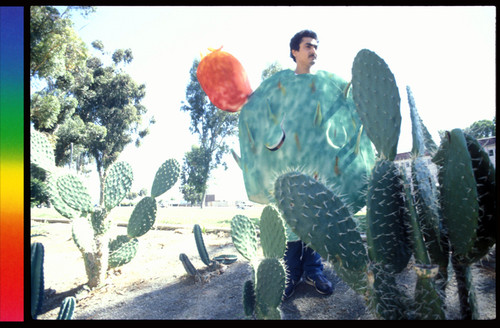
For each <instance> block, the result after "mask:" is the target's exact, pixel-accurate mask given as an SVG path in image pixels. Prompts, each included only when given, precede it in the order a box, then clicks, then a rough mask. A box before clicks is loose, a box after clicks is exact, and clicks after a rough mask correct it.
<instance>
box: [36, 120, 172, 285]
mask: <svg viewBox="0 0 500 328" xmlns="http://www.w3.org/2000/svg"><path fill="white" fill-rule="evenodd" d="M31 134H32V139H31V148H32V158H31V161H32V163H33V164H35V165H38V166H40V167H41V168H43V169H45V170H47V173H48V174H47V175H48V186H49V188H48V189H49V192H50V198H51V202H52V203H53V204H54V207H55V208H56V210H57V211H59V213H60V214H62V215H63V216H65V217H67V218H69V219H72V221H73V225H72V235H73V240H74V242H75V244H76V245H77V247H78V249H79V250H80V251H81V253H82V255H83V260H84V263H85V270H86V271H87V277H88V279H89V280H88V285H89V287H91V288H93V287H97V286H98V285H100V284H101V282H103V281H104V278H105V276H106V272H107V270H108V269H109V268H113V267H117V266H120V265H123V264H126V263H128V262H130V261H131V260H132V259H133V258H134V256H135V255H136V253H137V248H138V242H139V240H138V239H137V238H138V237H140V236H142V235H144V234H145V233H147V232H148V231H149V230H150V229H151V227H152V226H153V225H154V222H155V219H156V209H157V207H156V197H158V196H160V195H162V194H163V193H164V192H166V191H167V190H168V189H170V188H171V187H172V186H173V185H174V184H175V182H176V181H177V179H178V177H179V171H180V168H179V163H178V162H177V161H176V160H175V159H170V160H167V161H166V162H164V163H163V164H162V165H161V166H160V168H159V169H158V171H157V172H156V176H155V179H154V181H153V185H152V188H151V197H144V198H143V199H142V200H141V201H140V202H139V203H138V204H137V206H136V207H135V208H134V210H133V212H132V215H131V217H130V219H129V222H128V225H127V235H118V236H112V235H111V234H110V227H111V221H110V219H109V217H108V214H109V212H110V211H111V210H112V209H113V208H114V207H115V206H117V205H118V204H120V202H121V201H122V200H123V198H124V197H125V195H126V194H127V193H128V192H129V190H130V187H131V185H132V179H133V174H132V168H131V167H130V165H129V164H128V163H125V162H117V163H114V164H113V165H112V166H111V167H110V168H109V169H108V170H107V172H106V178H105V181H104V204H103V205H104V206H103V207H94V206H93V205H92V200H91V196H90V194H89V192H88V190H87V188H86V187H85V185H84V184H83V183H82V181H81V180H80V178H79V176H77V175H74V174H71V173H61V172H59V171H62V170H61V169H57V168H56V167H55V166H54V165H53V163H54V152H53V150H52V149H51V148H50V147H51V146H50V143H49V142H48V140H47V138H46V137H45V136H44V135H43V134H41V133H40V132H38V131H35V130H32V131H31Z"/></svg>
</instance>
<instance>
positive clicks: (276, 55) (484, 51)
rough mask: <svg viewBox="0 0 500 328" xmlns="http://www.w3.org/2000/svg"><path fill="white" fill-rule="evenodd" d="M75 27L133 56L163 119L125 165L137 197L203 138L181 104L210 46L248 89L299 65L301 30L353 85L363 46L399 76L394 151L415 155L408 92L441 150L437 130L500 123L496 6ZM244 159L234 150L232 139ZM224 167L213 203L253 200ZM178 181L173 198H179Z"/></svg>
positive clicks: (215, 15) (194, 10) (92, 21)
mask: <svg viewBox="0 0 500 328" xmlns="http://www.w3.org/2000/svg"><path fill="white" fill-rule="evenodd" d="M73 20H74V21H75V26H74V27H75V29H76V30H77V31H78V33H79V35H80V36H81V37H82V39H83V40H84V41H85V42H86V43H87V44H88V46H89V48H91V46H90V43H91V42H92V41H94V40H101V41H103V43H104V46H105V50H107V51H109V52H113V51H114V50H115V49H118V48H125V49H126V48H130V49H132V52H133V55H134V60H133V62H132V63H131V64H130V65H128V66H127V67H126V71H127V72H128V73H129V74H130V75H131V76H132V77H133V78H134V80H136V81H137V82H139V83H145V84H146V97H145V99H144V101H143V103H144V105H145V106H146V107H147V108H148V110H149V113H148V114H150V115H154V117H155V118H156V121H157V123H156V124H155V125H153V126H152V127H151V129H150V131H151V133H150V135H148V136H147V137H146V138H145V139H144V140H143V145H142V146H141V147H140V148H135V146H133V145H131V146H130V147H127V148H126V150H125V151H124V152H123V153H122V155H121V157H120V159H121V160H126V161H128V162H129V163H131V164H132V166H133V168H134V175H135V179H134V185H133V188H134V189H137V190H138V189H140V188H143V187H146V188H148V189H149V188H150V185H151V183H152V180H153V177H154V174H155V171H156V169H157V168H158V167H159V166H160V165H161V163H162V162H164V161H165V160H166V159H168V158H176V159H177V160H178V161H179V163H181V164H182V158H183V156H184V153H185V152H187V151H188V150H189V149H190V147H191V145H192V144H196V143H197V136H193V135H191V134H190V132H189V124H190V123H189V116H188V114H187V113H184V112H181V111H180V107H181V102H182V101H183V100H184V97H185V88H186V86H187V83H188V81H189V69H190V68H191V66H192V63H193V60H194V59H196V58H198V59H199V58H200V53H207V52H208V50H207V48H219V47H220V46H224V48H223V49H224V50H225V51H227V52H229V53H231V54H232V55H234V56H235V57H236V58H238V60H239V61H240V62H241V63H242V65H243V67H244V68H245V70H246V71H247V73H248V75H249V78H250V83H251V86H252V88H253V89H256V88H257V87H258V85H259V83H260V75H261V72H262V70H263V69H264V68H265V67H267V66H268V65H269V64H270V63H272V62H274V61H278V62H279V63H280V64H281V65H282V66H283V67H284V68H294V63H293V61H292V60H291V59H290V57H289V42H290V38H291V37H292V36H293V35H294V34H295V33H296V32H298V31H299V30H302V29H306V28H307V29H312V30H314V31H315V32H316V33H317V34H318V38H319V49H318V60H317V64H316V65H315V66H314V67H313V69H315V70H326V71H329V72H333V73H336V74H338V75H340V76H342V77H343V78H344V79H346V80H350V77H351V66H352V61H353V59H354V57H355V56H356V53H357V52H358V51H359V50H361V49H363V48H367V49H370V50H372V51H375V52H376V53H377V54H378V55H379V56H381V57H382V58H383V59H384V60H385V61H386V62H387V64H388V65H389V67H390V68H391V70H392V72H393V73H394V75H395V77H396V82H397V84H398V87H399V92H400V96H401V100H402V101H401V104H402V105H401V112H402V117H403V122H402V127H401V137H400V141H399V147H398V151H399V152H404V151H409V150H410V149H411V142H412V140H411V128H410V122H409V108H408V102H407V95H406V86H407V85H409V86H410V87H411V89H412V91H413V95H414V97H415V101H416V105H417V108H418V110H419V113H420V116H421V118H422V120H423V121H424V124H425V125H426V126H427V128H428V129H429V131H430V132H431V134H432V135H433V137H434V140H435V141H436V143H439V137H438V134H437V131H438V130H451V129H453V128H465V127H467V126H469V125H470V124H472V123H473V122H475V121H477V120H482V119H488V120H491V119H493V117H494V116H495V84H496V79H495V72H496V66H495V20H496V11H495V8H494V7H480V6H477V7H135V6H134V7H115V6H109V7H108V6H105V7H98V9H97V12H96V13H94V14H91V15H90V16H89V17H88V18H86V19H83V18H81V17H80V16H79V15H78V14H76V13H75V14H74V15H73ZM232 144H233V148H234V149H235V151H236V152H237V153H239V143H238V140H237V139H236V138H235V139H234V140H232ZM225 161H226V162H227V163H228V166H229V169H228V170H227V171H224V170H223V169H220V170H216V171H214V172H213V177H212V179H211V180H210V182H209V192H212V193H215V194H216V198H217V199H228V200H235V199H243V200H245V199H246V194H245V190H244V184H243V177H242V175H241V172H240V171H239V168H238V166H237V165H236V163H235V162H234V160H233V159H232V157H231V156H230V155H229V156H226V157H225ZM178 186H180V184H179V183H178V184H177V185H176V186H174V188H173V189H172V190H171V191H169V192H168V193H167V194H168V195H167V198H170V197H171V196H173V197H181V196H180V192H179V191H178V189H179V188H178Z"/></svg>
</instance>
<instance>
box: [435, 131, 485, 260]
mask: <svg viewBox="0 0 500 328" xmlns="http://www.w3.org/2000/svg"><path fill="white" fill-rule="evenodd" d="M433 161H435V163H436V164H438V165H439V166H440V168H439V174H438V177H439V185H440V186H441V187H440V193H441V203H442V210H443V220H444V223H445V224H446V227H447V228H448V236H449V238H450V243H451V245H452V247H453V250H454V254H455V255H457V256H462V257H466V256H467V255H468V254H469V252H471V251H472V250H473V246H474V240H475V239H476V234H477V227H478V213H479V204H478V195H477V183H476V180H475V178H474V172H473V168H472V163H471V157H470V154H469V152H468V150H467V142H466V140H465V136H464V134H463V132H462V130H460V129H454V130H452V131H451V132H446V135H445V137H444V138H443V139H442V141H441V145H440V147H439V150H438V152H437V153H436V156H435V157H434V159H433Z"/></svg>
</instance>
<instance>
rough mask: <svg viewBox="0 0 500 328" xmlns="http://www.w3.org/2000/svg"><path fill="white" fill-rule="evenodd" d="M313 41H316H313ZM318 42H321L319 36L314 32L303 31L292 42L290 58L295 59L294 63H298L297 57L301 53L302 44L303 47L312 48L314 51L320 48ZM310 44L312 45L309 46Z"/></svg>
mask: <svg viewBox="0 0 500 328" xmlns="http://www.w3.org/2000/svg"><path fill="white" fill-rule="evenodd" d="M304 38H306V39H307V40H303V39H304ZM311 39H312V40H314V41H312V40H311ZM304 41H309V42H304ZM310 41H312V42H310ZM318 42H319V41H318V36H317V35H316V33H314V32H313V31H311V30H303V31H300V32H298V33H297V34H295V35H294V36H293V38H292V39H291V40H290V57H291V58H292V59H293V61H294V62H297V59H296V56H297V54H298V52H300V51H301V44H302V46H303V47H305V46H312V47H313V48H314V50H316V49H317V47H318ZM308 43H310V45H308Z"/></svg>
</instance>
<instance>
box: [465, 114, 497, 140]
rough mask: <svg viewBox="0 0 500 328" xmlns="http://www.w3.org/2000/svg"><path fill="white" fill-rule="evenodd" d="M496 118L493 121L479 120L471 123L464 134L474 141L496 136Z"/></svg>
mask: <svg viewBox="0 0 500 328" xmlns="http://www.w3.org/2000/svg"><path fill="white" fill-rule="evenodd" d="M495 131H496V116H495V117H494V118H493V121H490V120H480V121H476V122H474V123H472V124H471V125H470V126H469V127H468V128H465V129H464V132H465V133H467V134H469V135H471V136H472V137H474V138H476V139H480V138H489V137H494V136H495V134H496V132H495Z"/></svg>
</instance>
